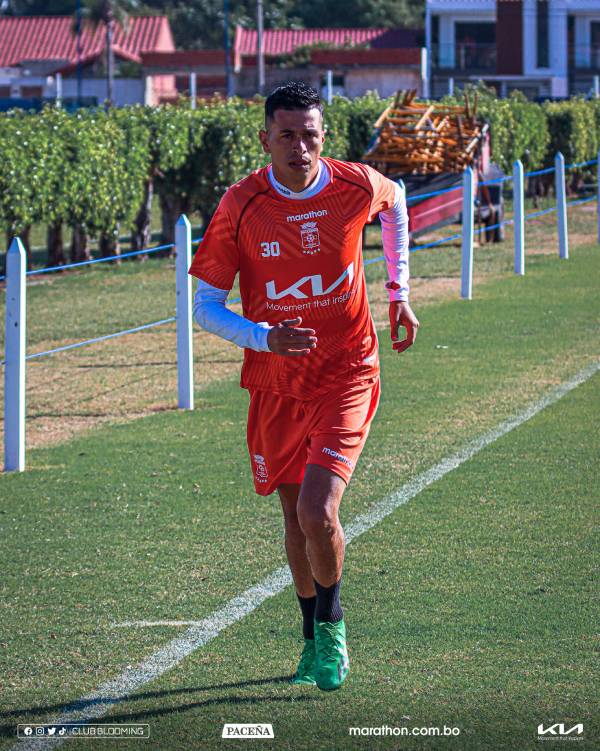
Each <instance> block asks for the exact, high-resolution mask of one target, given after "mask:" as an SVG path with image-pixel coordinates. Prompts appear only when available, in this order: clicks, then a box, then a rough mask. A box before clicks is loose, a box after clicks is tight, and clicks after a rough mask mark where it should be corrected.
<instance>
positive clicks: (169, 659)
mask: <svg viewBox="0 0 600 751" xmlns="http://www.w3.org/2000/svg"><path fill="white" fill-rule="evenodd" d="M599 370H600V362H595V363H592V364H591V365H588V366H587V367H586V368H583V369H582V370H580V371H579V373H577V374H576V375H575V376H574V377H573V378H571V379H570V380H569V381H566V382H565V383H563V384H561V385H560V386H558V387H556V388H555V389H553V390H552V391H550V392H549V393H548V394H547V395H546V396H544V397H543V398H542V399H540V400H539V401H537V402H535V403H534V404H532V405H530V406H529V407H527V408H526V409H525V410H524V411H523V412H521V413H519V414H518V415H515V416H514V417H511V418H509V419H508V420H505V421H504V422H502V423H500V425H498V426H497V427H495V428H493V429H492V430H490V431H489V432H487V433H485V434H484V435H482V436H480V437H479V438H477V439H475V440H474V441H472V442H470V443H468V444H467V445H466V446H465V447H464V448H462V449H461V450H460V451H458V452H457V453H456V454H453V455H452V456H449V457H447V458H446V459H443V460H442V461H441V462H440V463H439V464H436V465H435V466H434V467H432V468H431V469H429V470H427V471H426V472H423V473H422V474H420V475H418V476H417V477H415V479H414V480H411V481H410V482H408V483H407V484H406V485H403V486H402V487H401V488H399V489H398V490H396V491H394V492H393V493H392V494H391V495H389V496H387V497H386V498H384V499H383V500H381V501H380V502H379V503H377V504H375V506H374V507H373V508H372V509H371V510H370V511H368V512H367V513H365V514H362V515H360V516H358V517H356V519H354V521H353V522H351V523H350V524H348V525H347V526H346V528H345V533H346V542H351V541H352V540H353V539H355V538H356V537H358V536H359V535H362V534H363V533H364V532H368V531H369V530H370V529H372V528H373V527H374V526H375V525H376V524H377V523H378V522H380V521H382V519H385V517H386V516H389V514H391V513H392V512H393V511H395V510H396V509H397V508H398V507H399V506H401V505H403V504H404V503H407V502H408V501H410V500H411V499H412V498H414V497H415V496H416V495H417V494H418V493H420V492H421V491H422V490H423V489H424V488H426V487H427V486H429V485H431V484H432V483H434V482H436V481H437V480H439V479H441V478H442V477H444V475H447V474H448V472H451V471H452V470H453V469H456V467H459V466H460V465H461V464H463V463H464V462H466V461H468V460H469V459H471V457H473V456H474V455H475V454H477V453H478V452H479V451H481V450H482V449H484V448H485V447H486V446H488V445H489V444H490V443H493V442H494V441H496V440H498V438H501V437H502V436H504V435H506V434H507V433H509V432H510V431H511V430H514V428H517V427H518V426H519V425H522V424H523V423H524V422H526V421H527V420H529V419H530V418H531V417H533V416H534V415H537V414H538V412H541V411H542V410H543V409H545V408H546V407H548V406H550V405H551V404H554V403H555V402H557V401H558V400H559V399H561V398H562V397H563V396H565V394H568V393H569V392H570V391H572V390H573V389H575V388H577V386H579V385H581V384H582V383H584V382H585V381H587V380H588V379H589V378H591V377H592V376H593V375H594V374H595V373H597V372H598V371H599ZM291 583H292V576H291V573H290V570H289V568H288V567H287V566H283V567H282V568H279V569H277V570H276V571H273V572H272V573H271V574H269V576H267V577H266V578H265V579H263V581H262V582H259V583H258V584H255V585H254V586H253V587H250V588H249V589H247V590H246V591H245V592H243V593H242V594H241V595H238V596H237V597H234V598H233V599H231V600H229V602H227V603H226V604H225V605H224V606H223V607H222V608H220V609H219V610H216V611H215V612H214V613H212V615H210V616H208V617H207V618H204V619H203V620H201V621H199V622H198V623H197V624H196V625H194V626H191V627H190V628H189V629H188V630H187V631H186V632H185V634H183V635H182V636H179V637H177V638H176V639H172V640H171V641H170V642H168V643H167V644H166V645H165V646H164V647H161V648H160V649H159V650H158V651H156V652H155V653H154V654H153V655H151V656H150V657H149V658H148V659H146V660H144V662H142V663H140V664H139V665H137V666H135V667H129V668H127V669H126V670H125V671H123V672H122V673H121V675H118V676H117V677H116V678H113V679H112V680H110V681H107V682H106V683H104V684H102V685H101V686H100V687H99V688H98V689H96V691H94V692H92V693H91V694H87V695H86V696H84V697H82V698H81V699H79V700H78V701H77V702H75V703H74V704H71V705H69V706H66V707H65V708H64V712H63V714H61V715H60V717H58V718H57V719H55V720H49V721H48V722H49V723H51V724H54V725H60V724H63V725H64V724H67V723H74V722H88V721H91V720H94V719H97V718H98V717H101V716H102V715H104V714H106V713H107V712H108V711H109V710H110V709H111V708H112V707H113V706H114V705H115V704H118V703H119V702H122V701H124V700H126V699H127V697H128V696H129V695H130V694H132V693H133V692H134V691H136V690H137V689H139V688H141V687H142V686H144V685H145V684H146V683H149V682H150V681H153V680H155V679H156V678H158V677H160V676H161V675H162V674H163V673H166V671H167V670H170V669H171V668H173V667H175V665H177V664H178V663H180V662H181V661H182V660H183V659H185V658H186V657H187V656H188V655H190V654H192V652H195V651H196V650H197V649H199V648H200V647H203V646H204V645H205V644H207V643H208V642H210V641H212V640H213V639H215V638H216V637H217V636H219V634H220V633H221V632H222V631H223V630H224V629H226V628H227V627H228V626H231V625H233V624H234V623H236V622H237V621H240V620H241V619H242V618H244V617H245V616H246V615H249V614H250V613H252V612H253V611H254V610H256V608H258V607H259V605H261V604H262V603H263V602H264V601H265V600H266V599H267V598H268V597H274V596H275V595H277V594H279V593H280V592H281V591H282V590H284V589H285V588H286V587H287V586H289V585H290V584H291ZM134 624H135V622H132V625H134ZM32 724H33V723H32ZM63 740H64V739H63V738H57V737H56V736H44V737H43V738H39V739H36V738H32V739H24V740H19V741H18V742H17V743H16V744H15V745H14V746H12V747H11V750H10V751H24V750H25V749H38V748H42V747H44V748H46V747H51V746H56V745H58V744H59V743H62V742H63Z"/></svg>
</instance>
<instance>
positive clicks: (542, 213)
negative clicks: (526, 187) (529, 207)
mask: <svg viewBox="0 0 600 751" xmlns="http://www.w3.org/2000/svg"><path fill="white" fill-rule="evenodd" d="M552 211H556V206H551V207H550V208H549V209H544V210H543V211H536V212H535V213H534V214H525V216H524V217H523V219H525V220H527V219H533V217H534V216H543V215H544V214H550V213H551V212H552Z"/></svg>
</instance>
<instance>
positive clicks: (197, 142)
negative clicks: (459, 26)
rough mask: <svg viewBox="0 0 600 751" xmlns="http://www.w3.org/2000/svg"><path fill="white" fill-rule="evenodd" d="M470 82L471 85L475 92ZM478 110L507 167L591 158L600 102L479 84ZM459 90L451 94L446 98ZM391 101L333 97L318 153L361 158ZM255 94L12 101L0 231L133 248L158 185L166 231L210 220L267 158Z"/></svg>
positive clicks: (54, 258) (0, 134) (2, 120)
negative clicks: (543, 97) (93, 106)
mask: <svg viewBox="0 0 600 751" xmlns="http://www.w3.org/2000/svg"><path fill="white" fill-rule="evenodd" d="M473 94H474V91H471V92H470V96H471V97H472V96H473ZM477 96H478V109H479V113H480V114H481V115H482V116H483V117H485V118H486V119H487V120H488V121H489V123H490V129H491V135H492V149H493V155H494V158H495V160H496V161H497V162H498V163H499V164H500V165H501V167H502V168H503V169H504V170H505V171H510V170H511V169H512V163H513V162H514V160H515V159H517V158H519V159H521V160H523V162H524V164H525V166H526V168H527V169H537V168H539V167H544V166H547V165H551V164H552V160H553V158H554V154H555V153H556V151H558V150H560V151H562V152H563V154H564V156H565V159H566V160H567V162H581V161H586V160H588V159H593V158H594V157H595V156H596V154H597V152H598V148H599V146H600V102H599V101H597V100H596V101H585V100H583V99H579V98H577V99H571V100H568V101H563V102H553V103H545V104H543V105H540V104H535V103H531V102H528V101H527V100H526V99H525V98H524V97H523V96H522V95H521V94H519V93H514V94H512V95H511V96H510V97H508V98H507V99H498V98H497V97H496V96H495V95H494V94H493V93H492V92H491V91H490V90H489V89H486V88H485V87H483V86H479V87H478V88H477ZM454 101H458V100H454ZM388 102H389V100H382V99H380V98H379V97H378V96H377V95H375V94H367V95H366V96H363V97H359V98H357V99H354V100H348V99H345V98H343V97H336V98H335V99H334V102H333V104H332V105H331V106H329V107H326V112H325V122H326V126H327V137H326V144H325V152H324V153H325V154H326V155H330V156H333V157H337V158H340V159H347V160H351V161H355V160H359V159H360V157H361V155H362V154H363V152H364V150H365V148H366V146H367V144H368V142H369V140H370V138H371V136H372V126H373V123H374V121H375V120H376V118H377V117H378V115H379V114H380V113H381V111H382V110H383V109H384V107H385V106H386V105H387V103H388ZM262 120H263V104H262V101H254V102H250V103H247V102H242V101H241V100H235V99H234V100H230V101H228V102H223V101H214V102H210V103H207V104H206V106H203V107H200V108H199V109H197V110H191V109H189V107H187V106H174V105H166V106H163V107H159V108H147V107H141V106H135V107H126V108H122V109H114V110H110V111H108V112H105V111H103V110H80V111H78V112H77V113H75V114H67V113H66V112H64V111H63V110H60V109H56V108H52V107H48V108H46V109H45V110H44V111H43V112H41V113H35V114H30V113H25V112H22V111H11V112H8V113H5V114H3V115H1V116H0V163H1V164H2V166H3V169H2V171H0V225H1V226H2V228H3V229H4V231H5V233H6V236H7V238H10V237H12V236H14V235H21V236H23V237H25V238H26V237H27V232H28V229H29V228H30V227H31V225H33V224H36V223H42V224H46V225H47V227H48V250H49V257H48V262H49V263H50V264H56V263H63V262H66V258H65V250H64V248H63V244H62V231H63V228H64V227H65V226H70V227H72V228H73V244H72V247H71V253H70V255H71V260H73V261H77V260H81V259H83V258H86V257H89V255H90V250H89V238H90V236H95V237H98V238H99V240H100V247H101V250H102V252H103V253H104V254H105V255H110V254H112V253H115V252H116V251H118V245H117V238H118V234H119V232H124V231H128V230H131V232H132V239H133V247H134V248H138V249H141V248H144V247H146V246H147V245H148V244H149V240H150V209H151V206H152V201H153V197H154V195H155V194H157V196H158V199H159V201H160V206H161V212H162V217H163V234H164V240H165V242H172V240H173V227H174V224H175V221H176V219H177V217H178V216H179V214H180V213H182V212H185V213H190V212H192V211H199V212H200V213H201V215H202V217H203V219H204V221H205V222H207V221H208V220H209V218H210V216H211V215H212V213H213V212H214V210H215V208H216V206H217V204H218V201H219V199H220V197H221V196H222V194H223V193H224V191H225V190H226V189H227V187H228V186H229V185H231V184H232V183H234V182H236V181H237V180H239V179H241V178H242V177H243V176H244V175H246V174H248V172H250V171H251V170H253V169H256V168H257V167H259V166H262V165H263V164H265V163H266V160H267V157H266V155H265V154H264V153H263V151H262V147H261V146H260V143H259V141H258V138H257V131H258V130H259V128H260V127H261V124H262Z"/></svg>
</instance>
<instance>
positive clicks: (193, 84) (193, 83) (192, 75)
mask: <svg viewBox="0 0 600 751" xmlns="http://www.w3.org/2000/svg"><path fill="white" fill-rule="evenodd" d="M196 104H197V103H196V73H190V107H191V109H193V110H195V109H196Z"/></svg>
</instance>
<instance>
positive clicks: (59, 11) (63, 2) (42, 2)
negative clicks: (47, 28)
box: [4, 0, 77, 16]
mask: <svg viewBox="0 0 600 751" xmlns="http://www.w3.org/2000/svg"><path fill="white" fill-rule="evenodd" d="M76 7H77V0H52V2H51V3H49V2H48V0H5V10H4V15H6V16H70V15H71V13H74V12H75V9H76Z"/></svg>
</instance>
